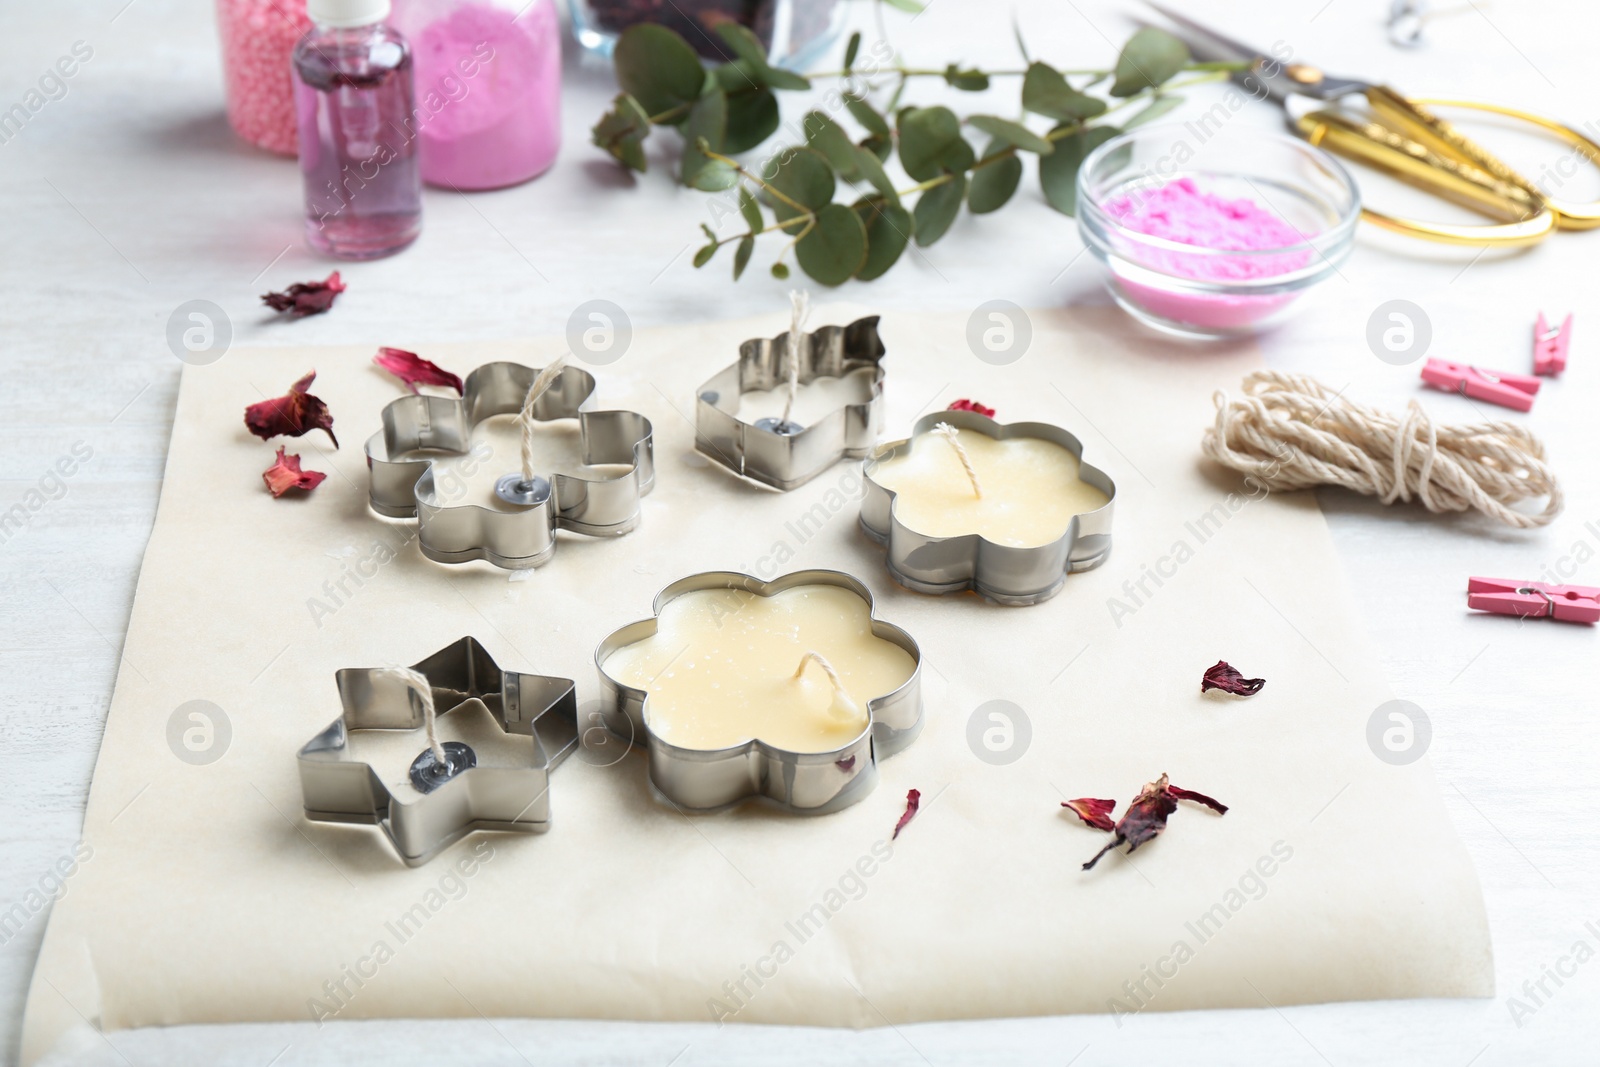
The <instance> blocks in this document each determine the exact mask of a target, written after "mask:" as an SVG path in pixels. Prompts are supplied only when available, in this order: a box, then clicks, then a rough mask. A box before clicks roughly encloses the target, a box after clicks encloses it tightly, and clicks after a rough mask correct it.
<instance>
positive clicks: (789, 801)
mask: <svg viewBox="0 0 1600 1067" xmlns="http://www.w3.org/2000/svg"><path fill="white" fill-rule="evenodd" d="M802 585H830V586H836V587H838V588H840V589H845V590H848V591H850V592H852V593H854V594H855V595H857V596H859V597H860V598H861V599H862V601H863V602H864V603H865V604H866V607H867V611H868V614H869V617H870V618H871V620H872V634H873V636H874V637H877V638H879V639H880V640H884V641H888V642H890V643H891V644H894V645H897V646H899V647H900V648H901V649H903V650H905V651H906V652H907V653H909V654H910V656H911V660H912V664H913V666H912V671H911V677H909V678H908V679H906V681H905V682H903V683H902V684H901V685H900V687H899V688H898V689H895V690H894V691H893V692H890V693H885V694H883V695H881V696H877V697H873V698H872V699H871V700H869V701H867V704H866V708H867V725H866V726H865V727H864V728H863V729H862V731H861V733H860V734H858V735H857V736H856V737H854V738H852V739H850V740H849V741H848V742H846V743H845V744H843V745H841V746H839V747H838V748H835V749H830V750H828V751H826V752H794V751H790V750H787V749H782V748H778V747H776V746H774V745H770V744H768V743H767V742H765V741H762V740H760V739H759V738H753V739H751V740H749V741H745V742H743V743H741V744H737V745H732V746H730V747H728V748H721V749H694V748H684V747H682V746H679V745H674V744H672V743H671V742H668V741H665V740H663V739H662V738H661V737H660V735H658V734H657V733H656V732H655V730H654V729H652V728H651V726H650V716H649V708H648V706H647V699H648V696H649V694H648V693H646V692H645V691H644V690H643V689H638V688H635V687H634V686H630V685H627V684H624V683H622V682H619V681H617V680H616V679H615V678H613V677H611V676H610V675H609V674H607V673H606V668H605V664H606V660H607V659H609V658H610V657H611V655H612V654H613V653H614V652H616V651H617V650H618V649H621V648H623V647H625V646H627V645H632V644H636V643H638V642H640V641H643V640H644V639H646V638H648V637H650V636H652V635H654V634H655V632H656V621H657V619H658V618H659V617H660V615H661V609H662V608H663V607H665V606H666V604H667V603H668V602H670V601H672V600H673V599H675V598H677V597H679V596H682V595H683V594H684V593H689V592H695V591H698V590H703V589H729V590H736V591H742V592H746V593H751V594H754V595H755V596H761V597H769V596H773V595H774V594H776V593H781V592H783V591H784V590H785V589H791V588H794V587H795V586H802ZM594 660H595V667H596V669H597V670H598V671H599V674H600V690H601V693H600V696H601V700H600V716H601V721H602V723H603V724H604V725H605V727H606V729H608V730H609V731H610V732H611V733H612V734H613V735H615V736H616V737H618V738H620V739H622V740H624V741H626V742H631V743H632V744H634V745H637V746H639V747H641V748H643V749H644V750H645V753H646V755H647V757H648V759H649V765H650V782H651V784H652V785H653V786H654V787H655V789H656V790H657V791H658V792H659V793H660V794H661V795H662V796H663V797H665V798H666V799H667V800H668V801H670V802H671V803H672V804H673V805H674V806H676V807H679V808H683V809H687V810H694V811H707V810H712V809H715V808H721V807H726V806H728V805H730V804H735V803H738V802H739V801H742V800H745V799H747V798H750V797H760V798H763V799H765V800H766V801H767V802H769V803H771V804H774V805H775V806H777V807H779V808H781V809H783V810H784V811H787V812H790V813H793V814H803V815H822V814H826V813H828V812H833V811H837V810H839V809H840V808H845V807H848V806H849V805H851V804H854V803H856V802H857V801H859V800H861V799H862V798H863V797H865V796H866V795H867V794H868V793H870V792H871V791H872V788H873V786H875V785H876V784H877V781H878V760H880V759H886V758H888V757H889V756H892V755H894V754H895V753H897V752H899V751H901V750H902V749H904V748H905V747H906V746H907V745H909V744H911V742H912V741H914V740H916V737H917V734H918V733H920V732H921V730H922V652H921V650H920V649H919V648H918V647H917V643H916V641H915V640H913V639H912V637H911V635H910V634H908V633H906V631H904V630H902V629H901V628H900V627H898V626H895V625H894V624H893V623H888V622H884V621H883V620H882V619H879V618H878V617H877V615H876V613H875V611H874V605H873V600H872V592H871V590H869V589H868V588H867V587H866V586H865V585H863V584H862V583H861V582H860V581H858V580H857V579H855V578H852V577H851V576H850V575H848V574H845V573H843V572H841V571H832V570H804V571H795V572H793V573H791V574H785V575H783V576H781V577H779V578H775V579H773V580H772V581H770V582H764V581H761V580H760V579H759V578H754V577H751V576H750V575H748V574H739V573H737V572H734V571H708V572H706V573H703V574H695V575H691V576H689V577H687V578H683V579H680V580H679V581H676V582H674V583H672V584H671V585H669V586H667V587H666V588H665V589H663V590H662V591H661V592H660V593H659V594H657V596H656V599H655V604H654V606H653V610H652V613H651V616H650V618H648V619H642V620H640V621H638V622H634V623H629V624H628V625H627V626H624V627H622V628H621V629H619V630H617V631H615V632H614V633H612V634H611V636H609V637H607V638H606V639H605V640H604V641H602V642H601V643H600V645H599V647H598V648H596V649H595V654H594Z"/></svg>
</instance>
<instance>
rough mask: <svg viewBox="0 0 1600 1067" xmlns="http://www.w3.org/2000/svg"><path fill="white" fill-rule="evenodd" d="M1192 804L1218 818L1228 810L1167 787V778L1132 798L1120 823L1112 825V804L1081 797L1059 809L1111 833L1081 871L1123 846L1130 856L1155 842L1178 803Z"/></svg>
mask: <svg viewBox="0 0 1600 1067" xmlns="http://www.w3.org/2000/svg"><path fill="white" fill-rule="evenodd" d="M1180 800H1192V801H1194V802H1195V803H1197V804H1204V805H1205V806H1206V807H1208V808H1210V809H1211V810H1212V811H1215V812H1216V813H1217V814H1218V815H1226V814H1227V812H1228V806H1227V805H1226V804H1219V803H1218V802H1217V801H1215V800H1212V799H1211V798H1210V797H1208V796H1206V795H1205V794H1204V793H1195V792H1192V791H1191V790H1188V789H1179V788H1178V787H1177V786H1175V785H1168V784H1167V776H1166V775H1165V774H1163V775H1162V776H1161V777H1160V778H1157V779H1156V780H1155V781H1153V782H1150V783H1149V784H1147V785H1146V786H1145V787H1144V788H1143V789H1142V790H1140V791H1139V795H1138V796H1136V797H1134V798H1133V803H1132V804H1129V805H1128V810H1127V812H1125V813H1124V814H1123V816H1122V818H1121V819H1119V820H1118V821H1117V822H1115V823H1113V822H1112V821H1111V812H1112V809H1114V808H1115V807H1116V806H1117V805H1116V801H1113V800H1096V799H1095V798H1093V797H1083V798H1080V799H1078V800H1063V801H1062V802H1061V806H1062V807H1063V808H1067V809H1069V810H1070V811H1071V812H1072V813H1073V814H1074V815H1076V816H1077V817H1078V818H1080V819H1082V820H1083V821H1084V822H1085V823H1086V824H1088V825H1089V826H1092V827H1094V828H1095V829H1096V830H1104V831H1106V832H1107V833H1114V834H1115V835H1116V836H1115V837H1113V838H1112V839H1111V843H1110V844H1109V845H1107V846H1106V847H1105V848H1103V849H1101V850H1100V851H1099V852H1096V853H1095V854H1094V858H1093V859H1091V860H1090V861H1089V862H1088V863H1085V864H1084V865H1083V869H1084V870H1086V871H1087V870H1089V869H1090V868H1091V867H1093V866H1094V865H1095V864H1096V863H1099V862H1100V857H1101V856H1104V855H1105V854H1106V853H1107V852H1110V851H1111V850H1112V849H1114V848H1116V847H1117V846H1118V845H1120V844H1123V843H1124V842H1126V843H1127V845H1128V851H1129V852H1132V851H1133V850H1134V849H1136V848H1138V847H1139V846H1140V845H1142V844H1144V843H1145V842H1146V841H1149V840H1150V839H1152V838H1154V837H1155V836H1156V835H1157V834H1159V833H1161V831H1163V830H1165V829H1166V828H1167V816H1168V815H1171V814H1172V813H1173V812H1175V811H1177V810H1178V801H1180Z"/></svg>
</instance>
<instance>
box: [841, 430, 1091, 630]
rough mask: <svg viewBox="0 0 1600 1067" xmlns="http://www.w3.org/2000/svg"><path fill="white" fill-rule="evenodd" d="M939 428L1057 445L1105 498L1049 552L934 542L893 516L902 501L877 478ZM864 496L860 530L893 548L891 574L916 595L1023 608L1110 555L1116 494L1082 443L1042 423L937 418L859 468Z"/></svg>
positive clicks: (966, 537)
mask: <svg viewBox="0 0 1600 1067" xmlns="http://www.w3.org/2000/svg"><path fill="white" fill-rule="evenodd" d="M940 423H949V424H950V425H951V426H954V427H955V428H956V429H958V430H971V431H973V432H974V433H980V434H983V435H984V436H986V437H992V438H994V439H995V440H997V441H1003V440H1006V439H1008V438H1017V437H1036V438H1040V439H1042V440H1045V441H1049V442H1051V443H1052V444H1056V445H1060V446H1061V447H1062V448H1064V449H1066V450H1067V451H1068V452H1071V453H1072V454H1073V455H1074V456H1076V457H1077V458H1078V463H1079V466H1078V480H1079V481H1081V482H1085V483H1087V484H1089V485H1092V486H1094V487H1095V488H1096V489H1098V490H1100V491H1101V492H1102V493H1104V494H1106V502H1105V504H1103V505H1102V506H1101V507H1099V508H1098V509H1096V510H1094V511H1089V512H1084V513H1082V514H1079V515H1075V516H1073V518H1072V521H1071V522H1070V523H1068V524H1067V529H1066V532H1064V533H1063V534H1062V535H1061V536H1060V537H1058V538H1056V539H1055V540H1054V541H1052V542H1050V543H1049V544H1045V545H1036V546H1029V547H1023V548H1018V547H1016V546H1013V545H1002V544H997V543H996V542H994V541H991V540H989V539H988V538H987V537H983V536H982V535H980V534H962V535H958V536H952V537H934V536H931V535H928V534H923V533H918V532H917V531H915V530H913V529H911V528H910V527H908V526H906V525H905V523H903V522H901V521H900V517H899V515H897V514H896V513H895V506H894V502H895V498H896V497H897V496H898V494H897V493H896V492H895V491H894V490H892V489H887V488H885V487H884V486H882V485H880V484H879V483H878V482H877V481H876V480H875V479H874V478H873V476H872V475H873V470H874V468H875V467H876V466H877V464H879V463H881V462H882V461H884V460H886V459H889V458H891V457H896V456H901V455H905V454H907V453H909V452H910V451H911V448H912V441H913V440H915V439H916V438H917V437H919V436H921V437H922V439H923V440H927V436H926V435H927V434H928V433H929V432H930V431H932V430H933V428H934V427H935V426H937V425H939V424H940ZM862 474H863V479H862V480H863V482H864V483H865V487H866V491H865V494H864V495H863V496H862V498H861V528H862V529H863V530H864V531H866V533H867V536H869V537H871V538H872V539H873V540H874V541H876V542H878V543H879V544H881V545H885V546H887V548H888V565H889V574H890V575H891V576H892V577H893V578H894V580H895V581H897V582H899V583H900V584H901V585H903V586H905V587H906V588H907V589H911V590H914V591H916V592H918V593H957V592H961V591H963V590H966V589H972V590H974V591H976V592H977V593H979V594H980V595H982V596H984V597H987V598H988V599H989V600H992V601H994V602H995V603H997V604H1005V605H1009V606H1014V607H1022V606H1026V605H1029V604H1037V603H1039V602H1041V601H1044V600H1048V599H1050V598H1051V597H1053V596H1055V595H1056V594H1057V593H1059V592H1060V591H1061V587H1062V586H1063V585H1064V584H1065V583H1066V578H1067V575H1068V574H1070V573H1072V572H1073V571H1084V570H1088V569H1090V568H1091V567H1098V566H1099V565H1100V564H1102V563H1104V562H1105V560H1106V557H1107V556H1109V555H1110V554H1111V509H1112V505H1113V504H1115V503H1116V499H1117V487H1116V484H1115V483H1114V482H1113V481H1112V480H1111V477H1110V476H1109V475H1108V474H1106V473H1105V472H1104V471H1102V470H1101V469H1100V468H1098V467H1095V466H1092V465H1090V464H1088V463H1085V462H1084V461H1083V443H1082V442H1081V441H1079V440H1078V438H1077V437H1076V436H1074V435H1073V434H1071V433H1069V432H1068V431H1067V430H1064V429H1062V428H1061V427H1060V426H1053V425H1051V424H1049V423H1045V422H1013V423H1009V424H1005V425H1002V424H1001V423H998V422H995V421H994V420H993V419H991V418H989V417H987V416H985V415H980V414H978V413H977V412H975V411H937V412H934V413H932V414H929V415H924V416H923V417H922V418H921V419H918V420H917V423H916V425H915V426H914V427H912V431H911V437H908V438H906V439H904V440H900V441H892V442H889V443H888V444H883V445H879V446H878V447H877V448H876V449H875V450H873V453H872V456H871V457H870V458H869V459H868V460H867V462H866V463H865V464H863V467H862Z"/></svg>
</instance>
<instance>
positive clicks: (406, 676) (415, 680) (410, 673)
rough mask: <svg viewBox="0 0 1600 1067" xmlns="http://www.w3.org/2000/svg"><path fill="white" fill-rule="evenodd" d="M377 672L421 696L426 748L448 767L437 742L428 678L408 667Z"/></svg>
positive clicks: (447, 760) (435, 718)
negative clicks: (426, 738) (426, 739)
mask: <svg viewBox="0 0 1600 1067" xmlns="http://www.w3.org/2000/svg"><path fill="white" fill-rule="evenodd" d="M377 673H378V674H379V675H381V676H383V677H385V678H393V679H395V680H396V681H398V682H399V683H400V684H401V685H403V686H405V687H406V688H407V689H409V690H411V691H412V692H414V693H416V694H417V696H418V697H420V698H421V700H422V729H423V730H424V731H425V732H426V733H427V735H428V748H429V749H431V750H432V751H433V758H434V759H436V760H438V761H439V766H441V767H448V766H449V765H450V760H449V759H448V758H447V757H446V756H445V754H444V746H443V745H441V744H439V734H438V728H437V727H436V726H435V721H436V720H437V719H438V716H437V715H436V714H435V713H434V710H433V686H431V685H429V684H428V679H427V678H425V677H423V676H422V674H421V673H420V672H418V671H414V670H412V669H411V668H410V667H384V668H383V669H382V670H380V671H378V672H377Z"/></svg>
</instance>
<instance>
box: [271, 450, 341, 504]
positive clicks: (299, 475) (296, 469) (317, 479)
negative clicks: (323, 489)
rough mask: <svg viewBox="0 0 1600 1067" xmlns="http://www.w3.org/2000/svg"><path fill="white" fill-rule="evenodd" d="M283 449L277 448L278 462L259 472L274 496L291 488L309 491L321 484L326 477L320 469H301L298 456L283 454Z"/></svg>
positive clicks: (280, 494)
mask: <svg viewBox="0 0 1600 1067" xmlns="http://www.w3.org/2000/svg"><path fill="white" fill-rule="evenodd" d="M285 452H286V450H285V449H282V448H280V449H278V462H276V463H274V464H273V465H272V466H270V467H268V468H267V469H266V470H265V471H262V472H261V480H262V481H264V482H266V483H267V488H268V489H270V490H272V495H273V496H275V497H279V496H282V495H283V494H285V493H287V492H288V491H289V490H291V489H304V490H306V491H308V492H309V491H310V490H312V489H315V488H316V487H317V486H319V485H321V484H322V480H323V479H324V478H326V477H327V475H326V474H323V473H322V472H321V471H303V470H301V469H300V457H299V456H290V455H286V454H285Z"/></svg>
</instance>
